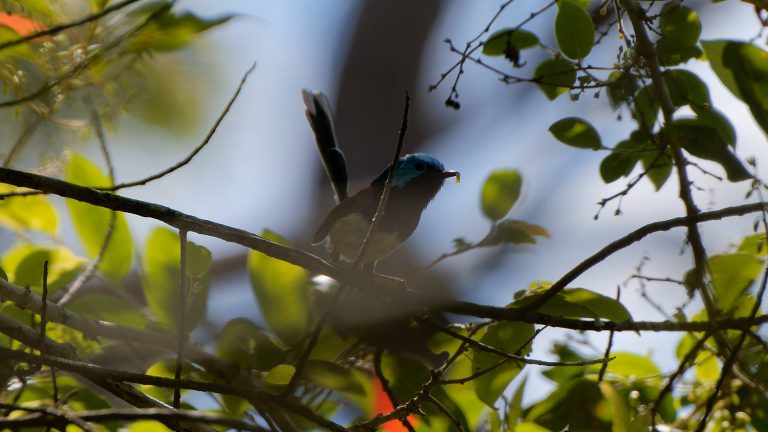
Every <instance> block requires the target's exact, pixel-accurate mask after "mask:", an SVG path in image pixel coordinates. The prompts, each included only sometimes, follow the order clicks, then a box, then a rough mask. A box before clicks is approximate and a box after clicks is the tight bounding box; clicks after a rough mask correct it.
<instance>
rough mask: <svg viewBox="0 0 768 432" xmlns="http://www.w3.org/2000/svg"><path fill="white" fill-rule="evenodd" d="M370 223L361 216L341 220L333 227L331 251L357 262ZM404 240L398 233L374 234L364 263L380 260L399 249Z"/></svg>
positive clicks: (378, 232)
mask: <svg viewBox="0 0 768 432" xmlns="http://www.w3.org/2000/svg"><path fill="white" fill-rule="evenodd" d="M369 225H370V221H369V220H366V219H365V218H364V217H363V216H362V215H360V214H355V213H353V214H350V215H347V216H344V217H342V218H339V219H338V220H336V222H335V223H334V224H333V227H331V232H330V240H331V244H330V245H329V246H330V248H331V250H335V251H337V252H338V253H339V254H340V255H341V256H342V257H343V258H344V259H346V260H348V261H355V260H356V259H357V254H358V253H359V252H360V247H361V246H362V244H363V240H364V239H365V236H366V234H367V233H368V226H369ZM402 243H403V239H402V238H400V236H398V235H397V233H396V232H381V231H377V232H375V233H373V236H372V238H371V240H370V244H369V245H368V248H367V249H366V252H365V258H364V259H363V262H364V263H370V262H373V261H376V260H379V259H381V258H383V257H385V256H387V255H389V254H390V253H392V252H393V251H394V250H395V249H397V248H398V246H400V245H401V244H402Z"/></svg>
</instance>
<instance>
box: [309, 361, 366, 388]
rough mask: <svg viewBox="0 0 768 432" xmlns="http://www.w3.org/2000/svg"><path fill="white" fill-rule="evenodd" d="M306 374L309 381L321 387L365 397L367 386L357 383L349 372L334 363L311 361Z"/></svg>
mask: <svg viewBox="0 0 768 432" xmlns="http://www.w3.org/2000/svg"><path fill="white" fill-rule="evenodd" d="M304 373H305V374H306V377H307V379H309V380H310V381H312V382H313V383H315V384H317V385H319V386H320V387H323V388H326V389H329V390H335V391H340V392H343V393H349V394H352V395H356V396H363V395H365V390H366V389H365V386H363V385H362V384H361V383H360V382H359V381H357V380H356V379H355V377H354V376H353V375H352V374H351V373H350V371H349V370H347V369H346V368H344V367H342V366H340V365H338V364H336V363H334V362H328V361H323V360H310V361H308V362H307V364H306V367H305V369H304Z"/></svg>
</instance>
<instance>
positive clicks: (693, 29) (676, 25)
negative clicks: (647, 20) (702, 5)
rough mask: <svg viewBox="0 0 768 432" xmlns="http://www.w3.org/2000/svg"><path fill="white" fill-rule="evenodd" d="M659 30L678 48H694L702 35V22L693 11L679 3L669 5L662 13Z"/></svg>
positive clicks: (665, 6)
mask: <svg viewBox="0 0 768 432" xmlns="http://www.w3.org/2000/svg"><path fill="white" fill-rule="evenodd" d="M659 29H660V30H661V34H662V36H663V37H666V38H669V39H671V40H672V41H674V43H675V44H677V45H678V46H693V45H696V42H698V41H699V36H700V35H701V21H700V20H699V15H698V14H697V13H696V11H694V10H693V9H691V8H687V7H685V6H680V5H679V4H678V3H667V4H665V5H664V8H663V9H662V11H661V20H660V27H659Z"/></svg>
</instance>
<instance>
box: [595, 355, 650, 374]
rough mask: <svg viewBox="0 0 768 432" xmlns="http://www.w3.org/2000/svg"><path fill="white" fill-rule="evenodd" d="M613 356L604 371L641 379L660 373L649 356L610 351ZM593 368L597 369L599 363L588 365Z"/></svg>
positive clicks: (599, 366)
mask: <svg viewBox="0 0 768 432" xmlns="http://www.w3.org/2000/svg"><path fill="white" fill-rule="evenodd" d="M611 357H615V358H614V359H613V360H611V362H610V363H608V368H607V369H606V371H607V372H608V373H610V374H612V375H616V376H619V377H622V378H634V379H642V378H648V377H658V375H659V374H660V373H661V371H660V370H659V367H658V366H656V364H655V363H654V362H653V361H651V359H650V358H648V357H646V356H642V355H639V354H635V353H630V352H612V353H611ZM590 367H591V368H592V369H593V370H599V369H600V368H601V365H593V366H590Z"/></svg>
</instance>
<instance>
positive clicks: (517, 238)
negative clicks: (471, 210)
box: [477, 219, 549, 247]
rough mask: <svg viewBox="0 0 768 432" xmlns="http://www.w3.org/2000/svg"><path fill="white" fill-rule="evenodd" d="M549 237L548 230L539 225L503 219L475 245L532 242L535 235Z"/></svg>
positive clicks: (487, 245)
mask: <svg viewBox="0 0 768 432" xmlns="http://www.w3.org/2000/svg"><path fill="white" fill-rule="evenodd" d="M535 236H541V237H549V232H548V231H547V230H546V229H544V228H543V227H541V226H539V225H534V224H529V223H527V222H523V221H519V220H511V219H505V220H503V221H501V222H499V223H497V224H496V225H495V226H494V227H493V228H492V229H491V232H489V233H488V235H487V236H486V237H485V238H484V239H482V240H481V241H480V242H479V243H478V244H477V246H480V247H489V246H497V245H501V244H510V243H511V244H524V243H529V244H534V243H536V237H535Z"/></svg>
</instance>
